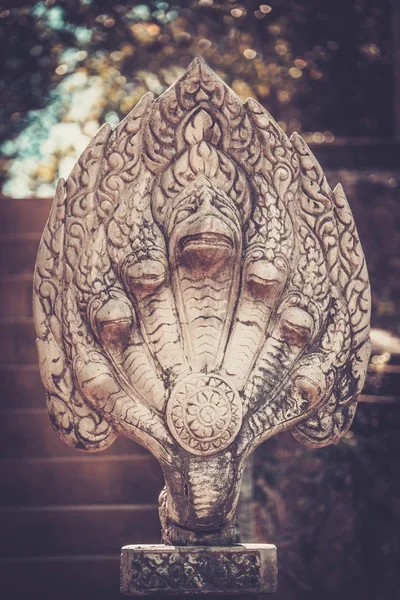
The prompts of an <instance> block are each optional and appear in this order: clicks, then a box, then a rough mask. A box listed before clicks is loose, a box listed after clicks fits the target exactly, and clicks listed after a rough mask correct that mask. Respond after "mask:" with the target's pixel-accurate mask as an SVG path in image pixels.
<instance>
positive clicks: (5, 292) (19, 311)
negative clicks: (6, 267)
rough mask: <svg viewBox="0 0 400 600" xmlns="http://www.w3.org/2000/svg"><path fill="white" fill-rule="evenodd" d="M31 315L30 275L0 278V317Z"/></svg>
mask: <svg viewBox="0 0 400 600" xmlns="http://www.w3.org/2000/svg"><path fill="white" fill-rule="evenodd" d="M16 317H32V277H31V275H25V276H24V275H21V276H18V275H17V276H8V277H7V276H4V277H2V278H0V319H2V318H16Z"/></svg>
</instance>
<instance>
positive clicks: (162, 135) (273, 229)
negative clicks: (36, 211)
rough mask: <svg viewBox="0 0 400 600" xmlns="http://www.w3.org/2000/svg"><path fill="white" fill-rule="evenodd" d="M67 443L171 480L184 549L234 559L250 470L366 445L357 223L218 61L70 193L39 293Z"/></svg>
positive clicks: (43, 265)
mask: <svg viewBox="0 0 400 600" xmlns="http://www.w3.org/2000/svg"><path fill="white" fill-rule="evenodd" d="M34 320H35V326H36V331H37V336H38V339H37V347H38V353H39V362H40V372H41V377H42V381H43V384H44V387H45V388H46V391H47V404H48V410H49V413H50V418H51V421H52V423H53V425H54V428H55V429H56V431H57V433H58V434H59V435H60V436H61V438H62V439H63V440H64V441H65V442H66V443H68V444H69V445H71V446H74V447H76V448H78V449H80V450H86V451H89V452H96V451H100V450H103V449H105V448H107V447H108V446H110V444H112V443H113V441H114V440H115V439H116V437H117V436H118V435H125V436H128V437H129V438H132V439H133V440H135V441H136V442H138V443H139V444H141V445H143V446H144V447H145V448H147V449H148V450H149V451H150V452H151V453H152V454H153V455H154V456H155V457H156V458H157V460H158V461H159V463H160V465H161V467H162V470H163V473H164V477H165V488H164V490H163V491H162V493H161V495H160V508H159V513H160V520H161V525H162V538H163V542H164V543H165V544H166V545H175V546H179V547H182V546H184V547H185V546H219V547H222V546H229V545H232V543H233V539H234V530H235V512H236V506H237V501H238V495H239V491H240V484H241V478H242V473H243V469H244V466H245V463H246V459H247V457H248V456H249V454H250V453H251V452H252V451H253V450H254V449H255V448H256V447H257V446H258V445H259V444H261V443H262V442H263V441H264V440H266V439H268V438H270V437H271V436H273V435H275V434H277V433H279V432H281V431H285V430H290V431H291V432H292V434H293V435H294V436H295V438H296V439H297V440H299V441H300V442H301V443H303V444H307V445H308V446H312V447H319V446H326V445H327V444H331V443H333V442H335V441H336V440H338V439H339V437H340V436H342V435H343V434H344V433H345V432H346V431H347V430H348V428H349V427H350V425H351V422H352V419H353V416H354V412H355V409H356V405H357V397H358V394H359V393H360V391H361V389H362V387H363V383H364V379H365V373H366V367H367V363H368V359H369V354H370V342H369V321H370V290H369V281H368V274H367V269H366V264H365V258H364V255H363V251H362V248H361V245H360V241H359V238H358V234H357V231H356V227H355V224H354V220H353V216H352V213H351V210H350V208H349V205H348V202H347V200H346V197H345V194H344V192H343V189H342V187H341V186H340V185H338V186H336V188H335V189H334V190H333V191H332V190H331V189H330V187H329V185H328V183H327V180H326V178H325V176H324V174H323V172H322V169H321V167H320V165H319V164H318V162H317V161H316V159H315V158H314V156H313V154H312V153H311V151H310V150H309V148H308V147H307V145H306V143H305V142H304V141H303V139H302V138H301V137H300V136H299V135H298V134H296V133H295V134H293V135H292V136H291V138H290V139H289V138H288V137H287V136H286V135H285V134H284V132H283V131H282V129H281V128H280V127H279V126H278V125H277V123H276V122H275V121H274V119H273V118H272V117H271V115H270V114H269V113H268V112H267V111H266V110H265V108H263V107H262V106H261V105H260V104H259V103H258V102H257V101H256V100H254V99H251V98H250V99H248V100H246V102H244V103H243V102H242V101H241V100H240V99H239V98H238V97H237V96H236V95H235V94H234V93H233V91H232V90H231V89H230V88H229V87H228V86H227V85H226V84H225V83H224V82H223V81H222V80H221V79H220V78H219V77H218V76H217V75H216V74H215V73H214V72H213V71H212V70H211V69H210V68H209V67H207V65H206V64H205V63H204V62H203V61H202V60H200V59H195V60H194V61H193V62H192V64H191V65H190V66H189V68H188V69H187V70H186V72H185V73H184V75H183V76H182V77H181V78H180V79H179V80H178V81H177V82H176V83H175V84H174V85H172V86H171V87H170V88H169V89H168V90H167V91H166V92H165V93H164V94H163V95H162V96H160V97H159V98H157V99H154V98H153V95H152V94H151V93H148V94H146V95H145V96H144V97H143V98H142V99H141V101H140V102H139V103H138V105H137V106H136V107H135V108H134V109H133V110H132V112H131V113H130V114H129V115H128V116H127V117H126V118H125V119H124V120H123V121H122V122H121V123H120V124H119V125H118V126H117V127H116V129H114V130H113V131H112V130H111V127H110V126H109V125H108V124H106V125H104V126H103V127H102V128H101V129H100V130H99V132H98V133H97V135H96V136H95V137H94V138H93V139H92V141H91V142H90V144H89V146H88V147H87V149H86V150H85V151H84V152H83V154H82V156H81V157H80V159H79V160H78V162H77V164H76V165H75V167H74V168H73V170H72V172H71V174H70V176H69V177H68V179H67V181H66V182H65V181H63V180H60V181H59V183H58V186H57V191H56V196H55V200H54V203H53V207H52V210H51V214H50V216H49V220H48V223H47V225H46V228H45V231H44V234H43V238H42V241H41V244H40V248H39V253H38V257H37V262H36V270H35V279H34Z"/></svg>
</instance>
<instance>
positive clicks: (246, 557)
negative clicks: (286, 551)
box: [121, 544, 276, 596]
mask: <svg viewBox="0 0 400 600" xmlns="http://www.w3.org/2000/svg"><path fill="white" fill-rule="evenodd" d="M121 565H122V569H121V573H122V577H121V592H122V593H125V594H131V595H145V594H152V593H155V592H158V593H160V592H161V593H162V594H177V593H178V594H190V593H196V592H197V593H199V591H201V592H202V593H208V594H210V593H219V594H221V592H222V593H224V594H225V595H227V594H229V596H231V595H235V594H243V593H246V594H257V593H269V592H274V591H275V589H276V548H275V546H271V545H269V544H257V545H256V544H244V545H237V546H233V547H229V548H227V547H220V548H218V547H217V548H204V547H200V548H199V547H198V546H197V547H191V548H186V547H183V548H179V549H178V548H175V547H174V546H163V545H161V546H148V545H146V546H124V547H123V548H122V559H121Z"/></svg>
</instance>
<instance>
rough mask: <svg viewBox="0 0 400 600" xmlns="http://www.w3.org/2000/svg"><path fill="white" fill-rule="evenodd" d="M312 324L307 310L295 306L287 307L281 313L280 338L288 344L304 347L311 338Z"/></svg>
mask: <svg viewBox="0 0 400 600" xmlns="http://www.w3.org/2000/svg"><path fill="white" fill-rule="evenodd" d="M312 325H313V320H312V317H311V315H309V314H308V312H306V311H305V310H303V309H302V308H297V307H291V308H287V309H286V310H284V311H283V313H282V315H281V322H280V335H281V338H282V339H283V340H284V341H285V342H286V343H287V344H289V345H290V346H298V347H300V348H304V346H306V344H308V342H309V341H310V339H311V335H312Z"/></svg>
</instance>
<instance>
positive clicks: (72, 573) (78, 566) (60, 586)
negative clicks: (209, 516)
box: [0, 553, 282, 600]
mask: <svg viewBox="0 0 400 600" xmlns="http://www.w3.org/2000/svg"><path fill="white" fill-rule="evenodd" d="M0 580H1V589H2V592H3V595H4V600H28V599H29V600H92V599H93V600H123V598H127V596H121V594H120V592H119V553H118V555H117V554H115V555H112V556H46V557H40V558H33V557H29V558H17V559H3V560H1V559H0ZM252 597H253V598H254V599H257V598H258V597H259V598H261V596H252ZM152 598H153V600H161V597H160V596H152ZM162 598H168V600H182V598H187V599H188V600H191V599H192V598H199V596H197V595H196V596H190V597H188V596H184V597H183V596H181V595H179V596H175V595H172V596H162ZM206 598H207V600H221V596H213V595H207V597H206ZM245 598H249V597H248V596H235V599H237V600H244V599H245ZM273 598H276V600H279V598H282V596H281V595H280V594H279V592H278V597H277V596H273Z"/></svg>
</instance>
